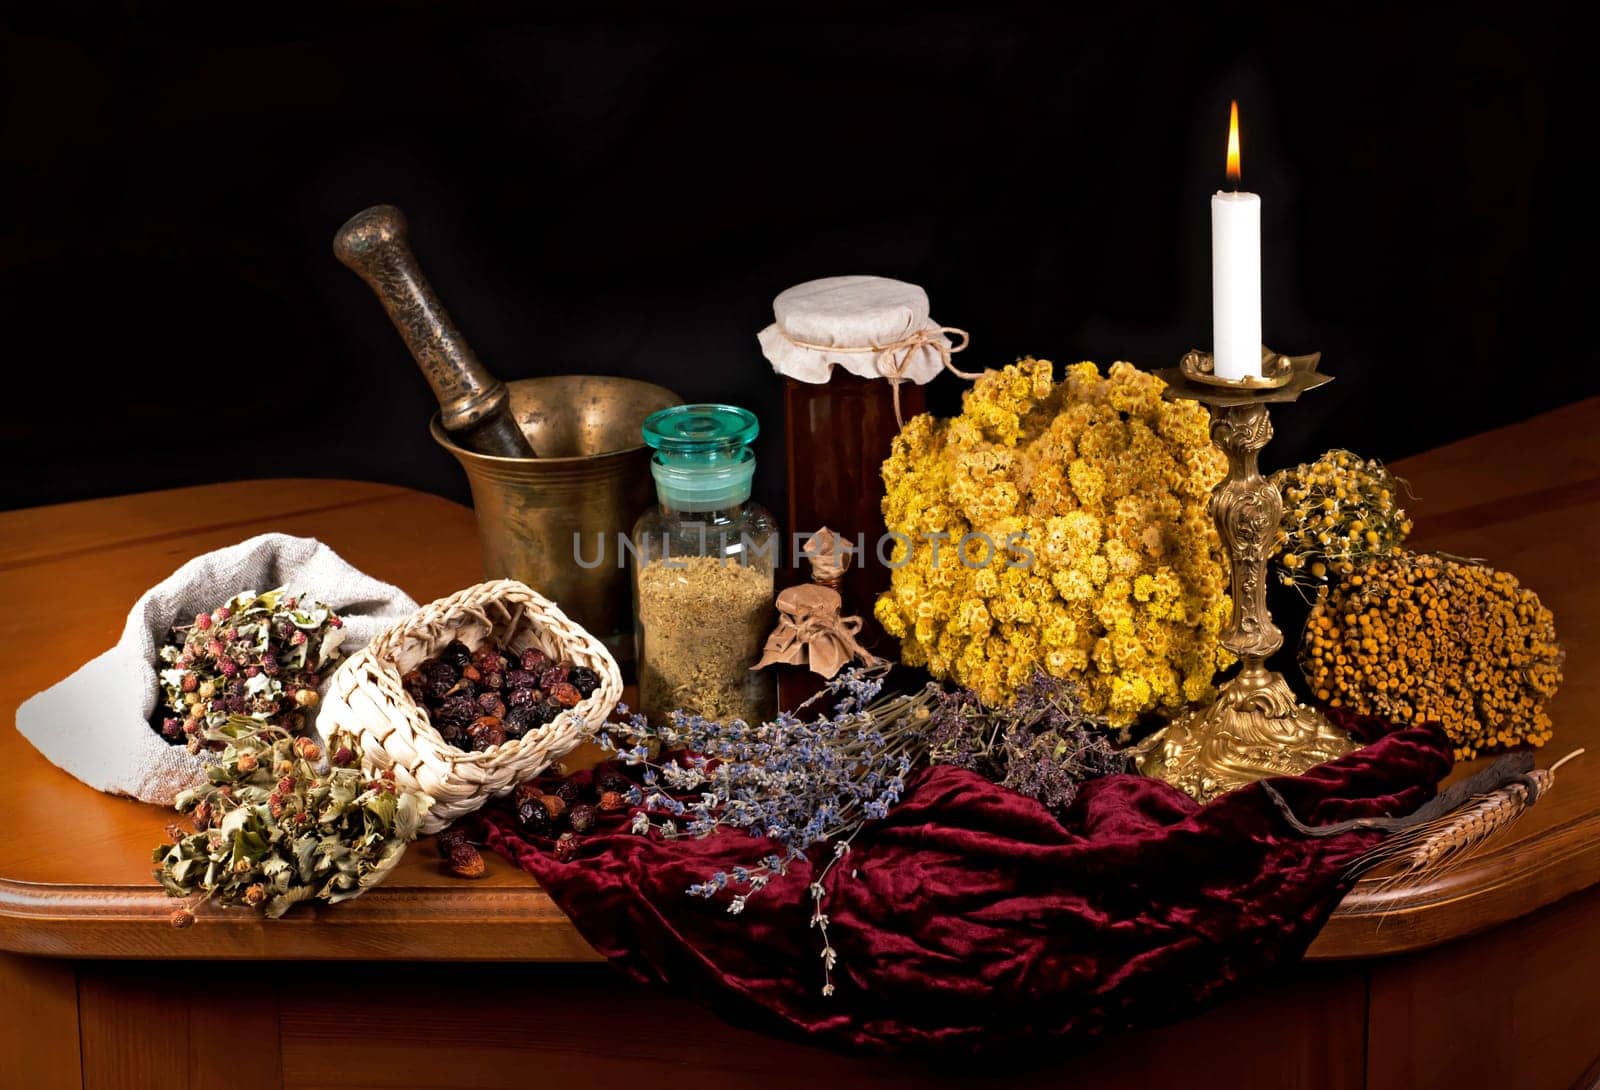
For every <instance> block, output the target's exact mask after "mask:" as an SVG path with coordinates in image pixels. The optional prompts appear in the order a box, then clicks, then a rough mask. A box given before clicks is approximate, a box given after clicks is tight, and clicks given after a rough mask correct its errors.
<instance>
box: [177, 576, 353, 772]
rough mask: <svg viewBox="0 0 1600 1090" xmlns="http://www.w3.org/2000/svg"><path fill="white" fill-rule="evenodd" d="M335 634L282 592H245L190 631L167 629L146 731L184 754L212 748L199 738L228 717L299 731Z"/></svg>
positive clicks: (330, 659) (317, 614)
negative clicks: (152, 729)
mask: <svg viewBox="0 0 1600 1090" xmlns="http://www.w3.org/2000/svg"><path fill="white" fill-rule="evenodd" d="M343 628H344V621H342V620H341V619H340V618H339V617H338V616H337V615H336V614H335V613H334V612H333V610H331V609H329V608H328V607H327V606H325V605H322V604H321V603H320V602H315V601H312V600H311V599H309V598H305V597H303V596H302V597H298V598H297V597H294V596H292V595H290V594H289V593H288V592H287V591H286V590H284V588H282V587H279V588H278V589H277V590H269V591H267V592H266V593H265V594H257V593H256V592H255V591H245V592H244V593H243V594H239V595H236V596H235V597H233V598H230V599H228V601H227V602H225V603H223V604H222V605H220V606H218V607H217V608H216V609H214V610H212V611H211V612H209V613H200V614H197V615H196V616H195V619H194V623H193V624H188V625H175V626H173V629H172V641H171V642H169V643H168V644H167V645H166V646H165V647H163V648H161V661H162V662H163V663H165V664H166V668H165V669H161V670H159V671H158V676H159V678H160V681H161V692H162V698H163V701H162V703H163V706H162V707H161V708H159V709H158V710H157V713H156V722H155V723H154V724H153V725H155V726H156V727H157V729H158V730H159V731H160V733H161V736H162V737H163V738H165V739H166V740H167V741H169V742H171V743H173V744H174V745H178V744H186V745H187V746H188V748H189V751H190V752H191V753H198V752H199V751H200V750H201V749H202V748H211V749H214V748H218V746H217V743H215V742H208V741H207V740H206V737H205V736H206V734H207V733H208V732H209V731H211V730H214V729H216V728H217V727H220V726H221V725H222V724H224V723H226V722H227V721H228V719H229V718H230V717H232V716H238V715H243V716H250V717H252V718H254V719H257V720H259V721H260V722H263V723H269V724H271V725H273V726H277V727H285V728H288V729H290V730H298V729H300V728H301V727H303V726H305V718H306V716H305V713H306V711H308V710H310V709H312V708H315V707H316V706H317V700H318V697H317V688H318V686H320V685H321V684H322V679H323V677H324V676H326V673H327V670H328V668H329V667H330V666H332V665H333V663H335V662H336V661H338V658H339V645H340V644H341V643H343V642H344V632H343V631H342V630H343Z"/></svg>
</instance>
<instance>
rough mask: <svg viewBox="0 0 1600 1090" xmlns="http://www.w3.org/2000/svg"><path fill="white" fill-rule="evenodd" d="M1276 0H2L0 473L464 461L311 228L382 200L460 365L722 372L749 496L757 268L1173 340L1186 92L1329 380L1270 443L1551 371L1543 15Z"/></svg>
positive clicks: (1306, 452) (1461, 405) (93, 486)
mask: <svg viewBox="0 0 1600 1090" xmlns="http://www.w3.org/2000/svg"><path fill="white" fill-rule="evenodd" d="M1302 7H1303V8H1306V9H1309V8H1310V7H1312V6H1311V5H1296V6H1294V7H1288V6H1286V7H1284V8H1281V9H1279V8H1275V7H1269V6H1261V5H1254V4H1224V5H1175V6H1172V7H1165V6H1156V5H1147V4H1109V5H1102V6H1097V7H1096V8H1093V9H1083V10H1069V9H1067V8H1061V9H1056V8H1054V7H1037V8H1023V7H1016V6H1011V7H1004V8H1002V7H999V6H994V5H983V6H979V5H970V6H968V7H965V8H963V7H960V6H955V5H936V4H935V5H923V6H920V7H919V8H918V9H916V10H915V11H914V12H913V11H907V10H904V9H899V10H892V9H887V8H883V7H870V6H857V7H854V8H837V9H832V10H829V9H827V8H823V9H822V10H821V11H820V13H819V11H818V10H817V9H815V8H813V9H810V10H809V13H808V14H807V15H806V16H805V17H800V16H791V15H782V14H777V13H775V12H776V9H774V8H772V7H769V6H766V5H760V6H756V5H750V6H744V7H741V6H736V5H723V6H720V7H706V6H701V7H697V8H693V9H690V8H688V7H685V6H681V5H680V6H677V7H673V8H667V7H663V6H660V5H657V6H649V7H636V6H619V5H615V4H611V5H594V4H587V5H586V4H572V5H568V6H564V7H554V6H541V5H534V6H528V5H484V4H463V5H450V6H448V7H446V6H444V5H440V6H438V7H432V6H427V5H403V4H401V5H396V4H371V5H317V6H315V7H309V8H307V9H305V10H304V11H300V12H298V13H294V14H290V13H288V12H286V11H285V10H282V9H278V8H273V9H272V12H271V15H270V18H269V17H265V16H264V17H263V18H261V19H259V20H256V21H252V22H247V23H238V24H236V25H224V24H223V23H222V22H220V21H219V18H218V16H217V14H216V12H217V11H220V10H223V9H222V8H218V7H214V6H208V7H197V8H192V9H190V8H182V9H175V8H173V7H171V6H170V5H158V4H137V3H135V4H124V5H122V6H121V7H119V8H117V9H116V10H115V12H114V13H110V14H104V15H100V16H98V17H96V18H93V19H89V18H81V19H74V20H72V21H70V22H68V21H66V20H64V19H61V18H59V17H57V16H53V15H49V14H33V15H17V14H15V13H13V14H11V15H9V16H8V17H7V19H6V30H5V37H4V51H3V56H4V64H3V66H0V67H3V72H0V79H3V80H4V123H3V139H0V155H3V157H4V164H3V176H4V178H5V186H6V188H7V189H8V190H9V195H7V196H6V197H5V198H4V205H5V216H6V232H5V238H4V241H3V244H0V268H3V275H4V284H3V288H0V298H4V300H5V306H6V308H7V310H8V312H9V319H8V321H7V323H6V331H7V338H6V348H7V355H8V357H9V358H8V360H7V361H6V368H5V373H6V377H7V382H8V385H9V392H10V394H11V397H12V401H11V405H10V411H9V412H8V414H7V417H8V421H7V427H6V429H5V434H6V442H7V445H8V447H10V448H12V453H11V454H10V456H8V465H7V471H6V474H5V485H4V489H5V491H4V494H3V495H0V506H6V507H16V506H23V505H32V504H40V503H49V502H55V501H60V500H67V499H76V498H82V497H88V496H96V495H105V494H111V493H118V492H128V491H136V490H144V489H151V488H159V487H169V486H175V485H182V484H189V483H196V482H203V481H212V480H222V479H230V478H241V477H260V476H295V475H307V476H337V477H352V478H369V479H375V480H383V481H393V482H398V483H403V484H408V485H412V486H415V487H419V488H424V489H428V490H431V491H434V492H439V493H443V494H446V495H449V496H452V497H455V498H459V499H465V498H466V487H465V481H464V478H463V477H462V476H461V474H460V471H459V470H458V468H457V467H456V466H455V464H454V463H453V462H452V461H451V460H450V459H449V457H448V456H447V455H445V454H444V453H443V452H442V451H440V450H438V449H437V448H436V447H435V446H434V445H433V444H432V442H431V441H430V440H429V439H428V438H427V433H426V422H427V419H428V416H429V413H430V411H431V406H432V403H431V400H430V397H429V394H428V392H427V389H426V387H425V386H424V384H423V382H422V380H421V378H420V376H419V375H418V373H417V372H416V370H415V368H414V367H413V366H412V364H411V363H410V360H409V357H408V356H407V355H406V352H405V349H404V347H403V346H402V344H401V341H400V339H399V337H398V336H397V335H396V334H395V333H394V331H393V330H392V329H391V327H390V326H389V325H388V322H387V319H386V318H385V316H384V315H383V313H382V311H381V310H380V308H379V306H378V304H377V302H376V300H375V299H374V298H373V297H372V296H371V294H370V293H369V292H368V290H367V289H366V288H365V287H364V286H363V285H362V284H361V283H360V282H359V281H358V280H357V279H356V278H355V277H354V276H353V275H352V274H351V273H350V272H348V271H347V270H346V269H344V268H343V267H342V266H340V265H338V264H337V263H336V262H335V261H334V259H333V258H332V256H331V254H330V252H329V241H330V239H331V237H332V235H333V232H334V231H335V229H336V228H337V227H338V226H339V224H340V223H341V222H342V221H343V220H344V219H345V218H346V217H347V216H349V215H350V214H351V213H353V212H355V211H357V210H358V209H360V208H362V207H364V206H366V205H369V204H374V203H378V202H384V201H388V202H393V203H395V204H398V205H400V206H401V207H402V208H403V209H404V210H405V211H406V213H407V214H408V216H409V218H410V220H411V222H412V229H413V236H414V241H415V245H416V248H417V251H418V253H419V256H420V258H421V260H422V263H423V266H424V268H425V269H426V270H427V272H428V274H429V275H430V277H431V278H432V280H433V282H434V285H435V287H436V288H437V289H438V291H439V293H440V295H441V296H442V297H443V298H444V300H445V302H446V304H447V305H448V307H449V308H450V310H451V311H452V313H453V315H454V317H455V319H456V321H457V323H458V324H459V325H460V326H461V327H462V328H463V330H464V331H465V332H466V334H467V336H468V337H469V338H470V340H471V341H472V343H473V344H474V346H475V347H476V349H477V350H478V353H479V355H480V356H481V357H482V358H483V359H484V360H485V362H486V363H487V364H488V365H489V367H490V368H491V369H492V370H494V371H495V372H497V373H498V374H499V375H500V376H502V377H505V378H515V377H521V376H527V375H536V374H541V373H558V372H576V371H593V372H600V373H608V374H630V375H636V376H639V377H644V378H649V379H653V380H655V381H658V382H661V383H663V384H665V385H668V386H670V387H672V388H674V389H676V390H677V391H678V392H679V393H680V394H682V395H683V396H684V397H686V398H688V399H691V400H710V399H716V400H728V401H734V402H737V403H741V404H745V405H748V406H749V407H750V408H752V409H754V410H756V411H757V413H758V414H760V416H761V418H762V420H763V422H764V423H766V424H767V425H769V426H770V427H769V432H768V434H767V435H766V436H764V438H763V442H762V446H761V456H762V458H763V460H764V468H763V470H762V493H763V495H764V497H765V498H767V499H768V500H769V502H770V503H771V504H772V505H773V506H774V507H778V508H779V509H781V505H779V504H778V503H777V499H778V496H779V494H780V493H779V490H780V489H781V483H782V470H781V465H780V463H781V450H782V447H781V443H780V442H779V441H778V437H777V435H776V431H777V423H778V420H779V417H778V414H777V407H778V405H779V395H780V391H779V386H778V383H777V381H776V380H775V378H774V377H773V376H772V374H771V372H770V369H769V368H768V366H767V364H766V363H765V361H764V360H763V359H762V357H761V355H760V353H759V351H758V348H757V345H756V341H755V336H754V334H755V332H756V330H757V329H758V328H759V327H760V326H762V325H764V324H765V323H766V322H767V321H769V320H770V316H771V310H770V301H771V298H772V296H773V295H775V294H776V293H777V292H778V291H780V290H782V289H783V288H784V287H787V286H788V285H790V284H793V283H796V282H798V281H801V280H806V279H810V278H813V277H817V276H827V275H835V274H841V273H855V272H872V273H878V274H882V275H888V276H896V277H900V278H904V279H908V280H912V281H915V282H917V283H920V284H922V285H924V286H925V287H926V288H927V289H928V292H929V294H930V296H931V298H932V300H933V314H934V317H935V318H937V319H938V320H940V321H941V322H944V323H947V324H952V325H960V326H963V327H965V328H966V329H968V330H970V331H971V333H972V342H973V347H972V349H971V350H970V351H969V353H968V354H967V356H965V357H963V358H961V359H960V362H961V363H962V364H963V365H964V366H967V367H972V366H975V365H998V364H1002V363H1005V362H1008V361H1010V360H1011V359H1013V358H1015V357H1016V356H1018V355H1020V354H1026V353H1034V354H1039V355H1044V356H1048V357H1050V358H1053V359H1055V360H1057V361H1058V362H1060V361H1070V360H1075V359H1080V358H1092V359H1096V360H1099V361H1101V362H1106V361H1109V360H1111V359H1115V358H1126V359H1130V360H1133V361H1134V362H1136V363H1139V364H1141V365H1144V366H1150V367H1155V366H1165V365H1168V364H1170V363H1172V362H1173V361H1175V359H1176V358H1177V356H1178V355H1179V354H1180V353H1181V352H1182V351H1183V350H1184V349H1186V348H1189V347H1192V346H1196V345H1204V344H1206V343H1207V342H1208V341H1209V331H1210V295H1209V291H1210V288H1209V276H1210V264H1209V262H1210V257H1209V213H1208V197H1209V195H1210V193H1211V192H1212V191H1213V190H1215V189H1217V188H1218V187H1219V186H1220V185H1221V184H1222V178H1221V173H1222V152H1223V142H1224V136H1225V132H1224V130H1225V124H1226V117H1227V105H1228V100H1229V98H1230V97H1236V98H1237V99H1238V100H1239V102H1240V108H1241V112H1242V116H1243V120H1244V142H1245V143H1244V155H1245V165H1244V170H1245V183H1246V188H1250V189H1253V190H1255V191H1256V192H1259V193H1260V194H1261V195H1262V199H1263V202H1264V203H1263V207H1264V213H1263V223H1262V231H1263V237H1264V244H1265V246H1264V281H1265V287H1264V295H1265V300H1264V307H1265V335H1266V339H1267V341H1268V343H1270V344H1272V345H1273V346H1274V347H1277V348H1279V349H1281V350H1285V351H1308V350H1311V349H1321V350H1322V351H1323V352H1324V369H1325V370H1328V371H1330V372H1332V373H1334V374H1335V375H1336V376H1337V377H1338V381H1337V382H1335V383H1334V384H1333V385H1332V386H1329V387H1327V388H1326V389H1325V390H1322V391H1319V392H1318V393H1316V394H1315V395H1313V396H1311V397H1310V398H1308V399H1307V400H1305V401H1303V402H1301V403H1300V404H1299V405H1297V406H1295V407H1293V408H1292V409H1289V410H1286V411H1284V412H1283V413H1282V414H1281V415H1280V416H1279V418H1278V420H1279V427H1278V435H1279V438H1278V439H1277V441H1276V442H1275V443H1274V445H1273V446H1272V447H1271V448H1269V450H1268V460H1269V461H1270V462H1272V463H1273V464H1274V465H1276V464H1281V463H1284V462H1287V461H1290V460H1298V459H1300V458H1302V457H1307V456H1311V455H1314V454H1315V453H1317V452H1318V451H1320V450H1322V449H1325V448H1327V447H1329V446H1333V445H1341V446H1350V447H1352V448H1354V449H1357V450H1359V451H1361V452H1362V453H1365V454H1370V455H1377V456H1381V457H1385V458H1395V457H1399V456H1401V455H1405V454H1408V453H1411V452H1414V451H1417V450H1420V449H1424V448H1427V447H1430V446H1434V445H1437V444H1439V443H1441V442H1444V441H1447V440H1450V439H1452V438H1457V437H1460V436H1464V435H1467V434H1471V433H1473V432H1477V431H1480V430H1483V429H1484V428H1487V427H1490V426H1494V425H1497V424H1501V423H1505V422H1509V421H1512V420H1515V419H1518V418H1521V417H1525V416H1527V415H1530V414H1532V413H1534V412H1536V411H1539V410H1542V409H1544V408H1547V407H1550V406H1554V405H1557V404H1561V403H1564V402H1567V401H1570V400H1574V399H1576V398H1578V397H1582V396H1586V395H1588V394H1591V393H1594V392H1596V389H1597V383H1596V380H1595V377H1594V376H1595V363H1594V360H1593V359H1592V353H1591V352H1590V351H1589V349H1588V348H1587V346H1588V344H1590V343H1591V342H1592V339H1593V332H1592V330H1589V329H1587V328H1586V322H1585V318H1586V316H1587V311H1588V305H1589V293H1590V291H1591V290H1592V284H1591V283H1589V279H1590V278H1588V277H1587V276H1583V275H1578V276H1574V275H1572V274H1571V273H1569V271H1568V270H1582V269H1584V268H1586V266H1587V259H1588V258H1589V256H1590V251H1589V235H1590V228H1589V221H1590V213H1589V212H1588V211H1587V209H1588V208H1589V206H1590V204H1591V203H1592V200H1593V198H1592V194H1591V192H1590V189H1591V186H1592V183H1591V181H1590V180H1589V179H1588V178H1586V177H1585V175H1584V174H1583V173H1582V172H1581V171H1579V170H1577V169H1575V168H1574V166H1573V163H1572V160H1573V158H1574V157H1575V156H1577V155H1578V154H1579V149H1580V148H1581V147H1582V145H1583V143H1584V142H1585V141H1587V140H1588V139H1589V137H1590V136H1591V135H1592V134H1591V132H1590V130H1591V129H1592V123H1593V118H1592V116H1591V114H1590V108H1591V106H1592V102H1591V98H1592V96H1591V95H1590V94H1589V93H1588V90H1587V86H1586V85H1587V82H1588V78H1589V77H1587V76H1586V75H1585V71H1586V68H1587V62H1588V59H1587V57H1586V55H1585V54H1584V51H1583V47H1582V44H1581V41H1580V35H1579V34H1578V33H1577V31H1576V30H1575V29H1574V28H1573V27H1572V26H1570V25H1568V20H1567V18H1566V15H1567V13H1566V10H1565V8H1563V7H1555V8H1547V9H1540V8H1534V7H1530V6H1527V5H1518V6H1515V7H1504V6H1501V7H1497V8H1495V9H1492V10H1494V11H1497V12H1500V14H1498V15H1494V16H1487V15H1486V16H1483V17H1480V16H1477V15H1474V14H1472V12H1471V10H1470V9H1468V8H1459V7H1451V8H1449V9H1441V10H1439V11H1431V12H1430V11H1381V10H1363V11H1361V12H1359V13H1355V14H1351V15H1348V16H1340V17H1337V18H1334V17H1327V16H1316V15H1313V14H1310V13H1308V11H1306V10H1296V9H1297V8H1302ZM1489 10H1491V9H1487V8H1486V9H1485V11H1489ZM1505 12H1511V13H1512V15H1507V14H1505ZM236 18H237V17H236V16H232V17H230V22H231V20H233V19H236ZM1580 292H1581V294H1580ZM959 388H960V384H959V383H958V382H957V381H956V380H954V379H952V378H949V377H945V378H942V379H941V380H940V381H939V383H938V384H937V386H936V387H935V390H934V404H935V405H936V406H937V407H941V408H949V407H951V406H953V404H954V400H955V397H956V395H957V394H958V392H959ZM1424 500H1425V497H1424Z"/></svg>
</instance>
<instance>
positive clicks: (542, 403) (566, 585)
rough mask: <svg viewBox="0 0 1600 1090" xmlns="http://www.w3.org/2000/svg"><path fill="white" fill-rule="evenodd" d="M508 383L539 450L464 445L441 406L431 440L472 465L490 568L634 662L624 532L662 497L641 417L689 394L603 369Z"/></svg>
mask: <svg viewBox="0 0 1600 1090" xmlns="http://www.w3.org/2000/svg"><path fill="white" fill-rule="evenodd" d="M506 388H507V390H508V391H509V392H510V395H511V412H512V416H513V417H514V418H515V419H516V422H517V425H518V426H519V427H520V428H521V429H522V433H523V434H524V435H525V436H527V438H528V441H529V442H530V443H531V444H532V445H533V448H534V449H535V450H537V451H540V452H542V453H541V456H540V457H538V458H496V457H492V456H489V455H484V454H478V453H476V452H474V451H470V450H466V449H464V448H463V447H460V446H457V445H456V443H455V442H453V441H452V440H451V438H450V436H449V434H448V433H447V432H446V431H445V430H444V427H443V425H442V424H441V423H440V419H439V414H437V413H435V414H434V417H433V421H432V423H431V424H430V426H429V430H430V431H431V432H432V433H433V439H434V442H436V443H438V444H439V445H440V446H441V447H443V448H444V449H445V450H447V451H449V452H450V453H451V454H453V455H455V458H456V460H457V461H458V462H460V463H461V468H462V469H464V470H466V472H467V481H468V483H469V484H471V486H472V506H473V509H474V511H475V512H476V513H477V517H478V541H479V544H480V546H481V547H482V550H483V573H484V577H485V578H487V579H503V578H510V579H519V580H521V581H522V582H524V583H526V584H527V585H528V586H530V587H532V588H533V589H534V590H536V591H538V592H539V593H540V594H542V595H544V596H545V597H546V598H549V599H550V600H551V601H553V602H555V603H556V604H557V605H559V606H560V607H561V609H562V612H564V613H566V614H567V616H569V617H571V618H572V619H573V620H575V621H577V622H578V623H579V624H581V625H583V627H585V628H587V629H588V630H589V631H590V632H592V633H593V634H594V635H595V637H596V638H598V639H600V640H601V641H603V642H604V643H605V645H606V647H607V648H608V649H609V650H610V651H611V653H612V654H613V655H614V656H616V658H617V661H618V662H619V663H622V664H623V668H624V671H625V672H626V671H627V670H628V667H629V665H630V664H631V662H632V659H633V606H632V589H631V586H630V584H629V581H628V563H627V557H626V556H625V555H624V554H623V552H622V550H621V547H620V542H621V541H622V539H624V538H626V537H627V536H628V534H629V533H630V531H631V530H632V529H633V523H634V520H635V519H637V518H638V517H639V515H640V514H641V513H642V512H643V511H644V510H645V509H646V508H648V507H649V506H650V505H651V504H652V503H654V502H655V487H654V485H653V483H652V480H651V476H650V451H649V449H648V448H647V447H646V446H645V445H644V438H643V436H642V435H641V434H640V426H641V425H642V424H643V423H644V418H645V417H647V416H649V415H650V414H651V413H653V412H655V411H656V410H657V409H665V408H668V407H670V406H672V405H679V404H682V399H681V398H679V397H678V395H676V394H674V393H673V392H672V391H671V390H668V389H665V388H664V387H661V386H656V385H654V384H653V383H649V382H640V381H638V380H637V379H629V378H611V377H607V376H602V375H556V376H551V377H548V378H529V379H519V380H517V381H514V382H508V383H506ZM580 558H581V561H582V562H581V563H580Z"/></svg>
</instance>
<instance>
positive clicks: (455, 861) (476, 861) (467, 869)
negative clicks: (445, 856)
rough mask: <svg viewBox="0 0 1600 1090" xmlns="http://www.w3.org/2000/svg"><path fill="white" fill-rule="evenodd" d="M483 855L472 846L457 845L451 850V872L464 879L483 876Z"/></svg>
mask: <svg viewBox="0 0 1600 1090" xmlns="http://www.w3.org/2000/svg"><path fill="white" fill-rule="evenodd" d="M483 869H484V863H483V854H482V853H481V852H479V851H478V849H477V848H474V847H473V846H472V845H471V844H457V845H456V846H455V847H454V848H451V849H450V872H451V873H452V874H455V875H458V876H460V877H462V878H481V877H482V876H483Z"/></svg>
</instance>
